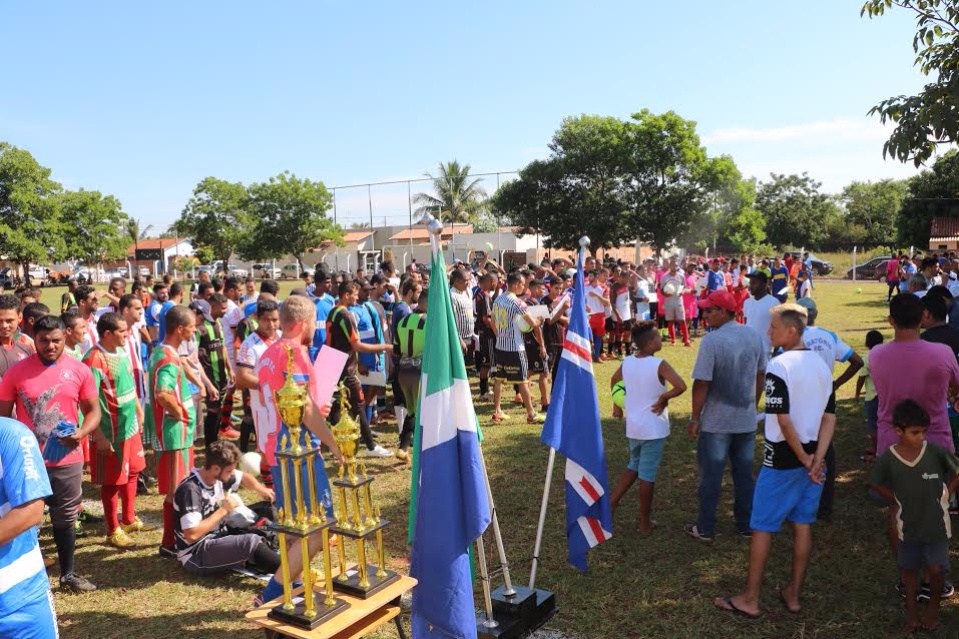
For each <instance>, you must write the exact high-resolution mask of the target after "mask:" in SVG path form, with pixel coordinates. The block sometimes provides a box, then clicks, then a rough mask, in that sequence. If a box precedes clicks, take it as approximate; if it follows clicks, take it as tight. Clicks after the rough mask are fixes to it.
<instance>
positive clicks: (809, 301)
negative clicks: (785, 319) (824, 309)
mask: <svg viewBox="0 0 959 639" xmlns="http://www.w3.org/2000/svg"><path fill="white" fill-rule="evenodd" d="M796 304H798V305H799V306H802V307H803V308H804V309H806V311H807V312H809V313H815V312H816V301H815V300H814V299H813V298H811V297H803V298H802V299H798V300H796Z"/></svg>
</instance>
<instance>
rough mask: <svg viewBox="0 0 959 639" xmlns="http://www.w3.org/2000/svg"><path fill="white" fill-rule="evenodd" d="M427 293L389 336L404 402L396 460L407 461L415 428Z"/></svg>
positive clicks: (422, 294)
mask: <svg viewBox="0 0 959 639" xmlns="http://www.w3.org/2000/svg"><path fill="white" fill-rule="evenodd" d="M428 293H429V289H426V288H424V289H423V290H422V292H421V293H420V298H419V302H418V305H417V307H416V309H415V310H414V311H413V312H412V313H410V314H409V315H407V316H406V317H404V318H403V319H401V320H400V321H399V322H397V324H396V333H395V334H394V335H393V351H394V353H395V354H396V356H397V357H399V365H398V367H397V372H396V376H397V381H398V382H399V387H400V388H401V389H402V391H403V397H404V399H405V401H406V411H407V412H406V418H405V419H404V420H403V429H402V430H401V431H400V448H399V450H397V451H396V457H397V459H402V460H403V461H405V462H409V461H410V456H409V453H408V452H407V449H409V447H410V441H411V440H412V439H413V430H414V428H415V426H416V408H417V400H418V399H419V396H420V374H421V372H422V366H423V348H424V346H425V345H426V303H427V296H428Z"/></svg>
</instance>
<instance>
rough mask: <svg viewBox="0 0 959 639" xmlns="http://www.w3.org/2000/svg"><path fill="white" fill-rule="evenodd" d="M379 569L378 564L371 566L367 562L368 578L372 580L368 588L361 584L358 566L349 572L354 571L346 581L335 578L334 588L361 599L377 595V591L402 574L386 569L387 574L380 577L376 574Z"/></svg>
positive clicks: (396, 579)
mask: <svg viewBox="0 0 959 639" xmlns="http://www.w3.org/2000/svg"><path fill="white" fill-rule="evenodd" d="M377 570H379V568H377V567H376V566H370V565H369V564H367V566H366V571H367V575H368V576H367V579H369V580H370V585H369V586H367V587H366V588H363V587H361V586H360V573H359V571H358V570H357V568H356V566H354V567H353V568H351V569H350V571H349V572H352V573H353V574H352V575H349V572H348V573H347V574H348V575H349V579H347V580H346V581H340V580H339V579H337V578H336V577H334V578H333V590H337V591H339V592H342V593H345V594H347V595H353V596H354V597H357V598H359V599H366V598H368V597H371V596H372V595H375V594H376V593H377V592H379V591H380V590H382V589H383V588H385V587H387V586H389V585H390V584H391V583H393V582H395V581H398V580H399V578H400V576H399V575H398V574H396V573H395V572H393V571H392V570H387V571H386V576H385V577H383V578H382V579H380V578H379V577H377V576H376V571H377Z"/></svg>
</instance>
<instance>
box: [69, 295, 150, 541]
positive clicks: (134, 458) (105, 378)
mask: <svg viewBox="0 0 959 639" xmlns="http://www.w3.org/2000/svg"><path fill="white" fill-rule="evenodd" d="M81 321H82V320H81ZM127 331H128V329H127V323H126V322H125V321H124V320H123V318H122V317H121V316H120V315H118V314H117V313H104V314H103V315H101V316H100V319H99V320H97V333H98V334H99V337H100V340H99V342H98V343H97V345H96V346H94V347H93V348H92V349H90V351H89V352H87V354H86V355H85V356H84V358H83V363H84V364H86V365H87V366H89V367H90V369H91V370H92V371H93V379H94V381H95V382H96V384H97V390H98V394H99V397H100V412H101V414H102V418H101V419H100V428H99V429H98V430H95V431H94V433H93V441H94V444H95V446H96V449H95V451H94V454H92V455H91V456H90V457H91V458H90V462H91V464H90V465H91V471H90V477H91V478H92V480H93V483H95V484H99V485H100V487H101V488H100V500H101V501H102V502H103V515H104V520H105V522H106V528H107V543H108V544H109V545H111V546H116V547H117V548H129V547H131V546H135V545H136V542H134V541H133V539H131V538H130V536H129V534H128V533H131V532H138V531H140V530H142V529H143V522H142V521H140V519H139V518H138V517H137V516H136V513H135V512H134V501H135V500H136V496H137V477H138V476H139V473H140V471H141V470H143V468H144V466H145V459H144V456H143V442H142V440H141V438H140V425H141V424H142V423H143V409H142V408H141V407H140V402H139V401H138V400H137V390H136V383H135V382H134V380H133V368H132V366H131V365H130V358H129V356H128V355H127V353H126V351H125V350H124V345H125V343H126V338H127ZM118 498H119V501H120V502H121V503H122V505H123V521H122V522H121V521H120V520H119V518H118V517H117V500H118Z"/></svg>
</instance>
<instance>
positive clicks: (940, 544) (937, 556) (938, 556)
mask: <svg viewBox="0 0 959 639" xmlns="http://www.w3.org/2000/svg"><path fill="white" fill-rule="evenodd" d="M896 563H898V564H899V568H900V569H901V570H910V571H911V570H919V569H920V568H922V567H923V566H939V569H940V570H941V571H942V574H944V575H945V574H947V573H948V572H949V540H948V539H943V540H941V541H900V542H899V554H898V556H897V558H896Z"/></svg>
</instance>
